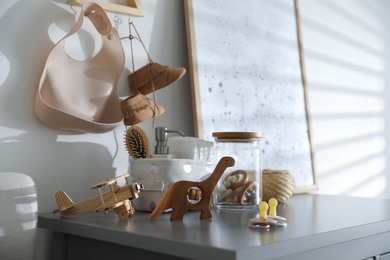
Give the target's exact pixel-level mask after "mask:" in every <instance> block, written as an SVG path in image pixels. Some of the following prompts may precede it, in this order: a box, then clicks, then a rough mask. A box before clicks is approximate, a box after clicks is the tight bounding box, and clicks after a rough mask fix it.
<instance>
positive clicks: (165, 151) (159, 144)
mask: <svg viewBox="0 0 390 260" xmlns="http://www.w3.org/2000/svg"><path fill="white" fill-rule="evenodd" d="M168 133H178V134H179V135H181V136H183V137H185V136H186V135H185V134H184V133H183V132H182V131H180V130H175V129H168V128H166V127H156V147H155V150H154V153H155V154H154V155H152V157H154V158H157V157H158V158H171V157H172V155H170V154H169V147H168Z"/></svg>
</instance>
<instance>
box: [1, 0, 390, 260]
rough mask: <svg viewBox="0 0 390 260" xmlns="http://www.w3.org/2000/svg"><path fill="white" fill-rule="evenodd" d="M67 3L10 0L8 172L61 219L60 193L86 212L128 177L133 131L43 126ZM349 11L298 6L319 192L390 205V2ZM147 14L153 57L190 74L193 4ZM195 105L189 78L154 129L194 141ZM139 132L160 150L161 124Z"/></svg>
mask: <svg viewBox="0 0 390 260" xmlns="http://www.w3.org/2000/svg"><path fill="white" fill-rule="evenodd" d="M65 2H66V0H56V1H54V2H51V1H47V0H34V1H31V0H1V1H0V24H1V26H0V158H1V159H0V172H20V173H25V174H27V175H29V176H31V177H32V178H33V179H34V181H35V183H36V188H37V191H38V202H39V212H50V211H52V210H53V209H55V208H56V203H55V199H54V194H55V192H56V191H58V190H65V191H66V192H67V193H68V194H69V195H70V196H71V197H72V199H73V200H75V201H79V200H81V199H85V198H86V197H88V196H90V195H94V193H92V191H90V190H89V187H90V186H91V185H93V184H95V183H98V182H100V181H103V180H105V179H106V178H108V177H113V176H115V175H121V174H123V173H126V172H127V171H128V167H129V164H128V156H127V153H126V151H125V148H124V145H123V142H122V138H123V133H124V129H125V128H124V127H123V126H120V127H118V128H117V129H116V130H115V131H112V132H109V133H105V134H69V133H67V132H61V131H56V130H52V129H49V128H47V127H45V126H44V125H42V124H41V123H40V122H39V121H38V120H37V118H36V117H35V115H34V112H33V100H34V96H35V92H36V90H37V87H38V82H39V78H40V74H41V72H42V69H43V66H44V62H45V59H46V57H47V55H48V54H49V52H50V50H51V48H52V47H53V44H54V43H55V42H56V41H58V40H59V39H60V38H61V37H62V36H63V35H65V34H66V32H67V31H68V30H69V29H70V28H71V27H72V26H73V24H74V22H75V19H76V16H75V15H74V13H73V12H72V10H71V9H69V7H67V6H66V5H63V3H65ZM339 2H340V1H335V0H334V1H331V0H327V1H324V0H321V1H319V0H318V1H313V0H300V7H301V15H302V25H303V26H302V27H303V40H304V49H305V57H306V68H307V69H306V71H307V79H308V85H309V95H310V96H309V98H310V110H311V114H312V119H313V122H312V123H313V136H314V144H315V147H316V161H317V168H318V174H319V181H320V192H322V193H328V194H347V195H357V196H371V197H388V198H390V191H389V188H388V187H389V178H390V173H388V170H387V169H388V167H387V164H386V161H387V158H388V157H389V156H390V155H389V148H388V147H387V146H386V141H387V139H388V138H389V137H390V136H389V135H388V134H386V130H387V124H386V122H389V120H390V118H389V116H390V111H388V110H389V108H388V107H387V106H386V103H387V102H386V101H387V100H388V99H389V97H388V95H389V94H388V91H387V90H386V84H387V82H388V81H389V78H388V77H389V76H388V75H390V73H388V72H389V67H388V64H387V63H388V61H389V60H390V57H389V51H388V50H387V49H388V47H387V46H388V44H389V36H388V35H390V34H389V33H388V29H387V28H390V26H389V25H390V21H388V19H386V17H385V15H386V10H389V7H390V3H389V2H387V1H385V0H375V1H364V0H361V1H360V0H349V1H342V3H339ZM142 4H143V7H144V9H145V12H146V16H145V17H144V18H133V20H134V22H135V24H136V26H137V28H138V30H139V32H140V34H141V36H142V39H143V40H144V42H145V44H146V46H147V48H148V50H149V52H150V55H151V56H152V58H153V59H154V60H155V61H156V62H159V63H161V64H164V65H169V66H182V67H186V68H187V69H188V59H187V48H186V32H185V22H184V11H183V2H182V1H180V0H176V1H173V0H171V1H156V0H147V1H142ZM75 10H77V11H78V10H79V9H77V8H75ZM109 16H110V18H111V19H113V17H114V15H113V14H109ZM120 18H121V19H122V23H120V24H118V25H116V27H117V29H118V31H119V34H120V35H121V36H126V35H127V34H128V24H127V19H128V17H127V16H123V15H120ZM114 25H115V24H114ZM75 41H76V42H77V39H75ZM123 46H124V48H125V51H126V57H127V62H126V68H125V70H124V72H123V74H122V78H121V80H120V84H119V86H118V88H119V93H120V96H121V97H123V98H124V97H126V95H128V94H129V93H128V91H127V79H126V77H127V75H128V74H129V70H130V68H131V65H130V55H129V44H128V41H123ZM71 51H72V50H71ZM135 56H136V57H135V59H136V67H141V66H142V65H144V64H145V63H146V55H145V53H144V52H143V51H142V49H141V48H140V46H138V48H137V50H136V55H135ZM191 102H192V101H191V92H190V82H189V74H188V73H187V75H186V76H185V77H184V78H182V79H181V80H180V81H178V82H177V83H175V84H172V85H170V86H168V87H167V88H165V89H162V90H159V91H158V92H157V103H158V104H160V105H162V106H163V107H165V109H166V113H165V114H164V115H162V116H161V117H159V118H157V119H156V126H167V127H170V128H177V129H181V130H183V131H184V132H186V133H187V134H189V135H193V134H194V129H193V122H192V104H191ZM140 126H141V127H142V128H143V129H144V130H145V131H146V132H147V134H148V136H149V139H151V141H152V143H153V139H154V135H153V130H152V122H151V120H150V121H148V122H146V123H143V124H140ZM39 238H40V241H43V242H40V243H39V245H38V252H37V256H38V259H48V258H47V254H48V248H49V247H50V232H46V231H43V230H39ZM38 241H39V240H38Z"/></svg>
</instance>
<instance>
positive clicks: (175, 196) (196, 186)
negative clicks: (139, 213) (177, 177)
mask: <svg viewBox="0 0 390 260" xmlns="http://www.w3.org/2000/svg"><path fill="white" fill-rule="evenodd" d="M233 165H234V159H233V158H232V157H223V158H222V159H221V160H219V162H218V164H217V166H216V167H215V169H214V172H213V173H212V174H211V175H210V176H209V177H208V178H207V179H205V180H204V181H200V182H194V181H178V182H175V183H173V184H172V185H171V186H169V188H168V189H167V190H166V192H165V193H164V195H163V196H162V198H161V200H160V201H159V203H158V204H157V207H156V208H155V209H154V211H153V212H152V213H151V214H150V215H149V218H150V219H154V218H155V217H157V216H158V215H160V214H161V213H162V212H164V211H165V210H167V209H170V208H172V214H171V220H182V219H183V216H184V214H185V213H187V211H188V210H200V211H201V214H200V218H201V219H208V218H211V217H212V215H211V212H210V200H211V194H212V192H213V190H214V188H215V186H216V185H217V182H218V181H219V179H220V178H221V176H222V174H223V173H224V171H225V170H226V168H227V167H231V166H233ZM190 200H195V201H196V202H195V203H192V202H190Z"/></svg>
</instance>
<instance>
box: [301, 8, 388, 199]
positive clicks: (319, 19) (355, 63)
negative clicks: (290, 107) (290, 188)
mask: <svg viewBox="0 0 390 260" xmlns="http://www.w3.org/2000/svg"><path fill="white" fill-rule="evenodd" d="M299 2H300V13H301V20H302V34H303V46H304V54H305V62H306V72H307V81H308V87H309V101H310V112H311V117H312V127H313V137H314V145H315V151H316V162H317V170H318V175H319V185H320V193H326V194H345V195H352V196H364V197H386V198H390V189H389V186H390V172H389V164H388V163H387V161H388V160H389V157H390V153H389V152H390V150H389V146H388V145H387V144H389V138H390V135H389V132H388V130H389V122H390V121H389V120H390V110H389V106H388V101H389V99H390V96H389V90H388V84H389V80H390V78H389V75H390V67H389V62H390V56H389V53H390V52H389V46H390V45H389V43H390V37H389V26H390V20H389V19H388V15H387V13H388V11H389V10H390V2H389V1H382V0H375V1H364V0H345V1H336V0H327V1H323V0H315V1H313V0H300V1H299Z"/></svg>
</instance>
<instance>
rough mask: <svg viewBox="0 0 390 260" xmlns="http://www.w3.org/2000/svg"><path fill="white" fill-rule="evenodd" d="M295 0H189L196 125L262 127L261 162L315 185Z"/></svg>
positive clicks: (208, 133) (206, 131)
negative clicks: (287, 171)
mask: <svg viewBox="0 0 390 260" xmlns="http://www.w3.org/2000/svg"><path fill="white" fill-rule="evenodd" d="M298 10H299V8H298V3H297V0H295V1H294V0H247V1H242V2H241V1H233V0H226V1H218V0H196V1H192V0H186V1H185V13H186V25H187V39H188V51H189V60H190V76H191V85H192V86H191V87H192V96H193V110H194V125H195V133H196V136H197V137H199V138H203V139H206V140H212V133H213V132H261V133H264V139H263V141H262V144H261V145H262V167H263V169H273V170H289V172H290V173H291V175H292V176H293V177H294V179H295V182H296V190H295V192H296V193H303V192H308V191H312V190H317V189H318V183H317V175H316V171H315V163H314V149H313V145H312V140H311V127H310V115H309V111H308V103H307V88H306V82H305V73H304V64H303V52H302V46H301V36H300V23H299V12H298Z"/></svg>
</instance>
